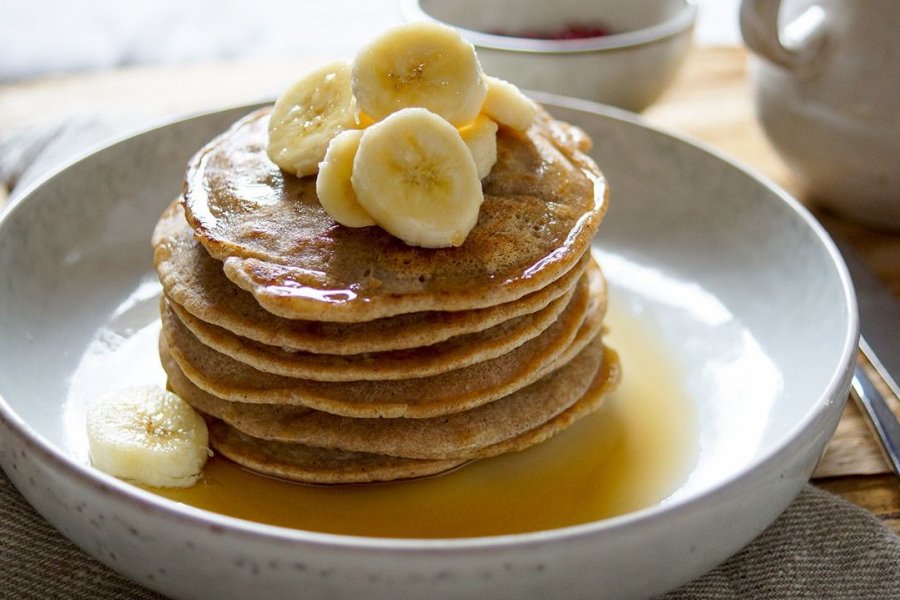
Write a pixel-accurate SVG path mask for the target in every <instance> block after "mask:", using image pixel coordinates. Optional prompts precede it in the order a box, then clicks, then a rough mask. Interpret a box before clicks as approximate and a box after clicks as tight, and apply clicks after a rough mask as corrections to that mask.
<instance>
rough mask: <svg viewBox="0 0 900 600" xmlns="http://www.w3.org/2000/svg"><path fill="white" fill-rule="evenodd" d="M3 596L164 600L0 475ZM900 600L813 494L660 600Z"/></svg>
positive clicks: (828, 498)
mask: <svg viewBox="0 0 900 600" xmlns="http://www.w3.org/2000/svg"><path fill="white" fill-rule="evenodd" d="M0 573H2V580H5V581H4V582H3V583H0V598H10V599H12V598H16V599H21V600H29V599H32V598H33V599H35V600H46V599H50V598H67V599H71V600H83V599H84V600H87V599H91V600H106V599H125V598H135V599H139V600H144V599H147V600H150V599H161V598H164V596H161V595H159V594H157V593H155V592H151V591H150V590H147V589H146V588H143V587H141V586H139V585H138V584H136V583H132V582H131V581H129V580H127V579H125V578H123V577H122V576H121V575H119V574H117V573H115V572H114V571H112V570H110V569H109V568H107V567H106V566H104V565H103V564H101V563H99V562H97V561H96V560H94V559H93V558H91V557H90V556H88V555H87V554H85V553H84V552H82V551H81V550H80V549H79V548H78V547H77V546H75V545H74V544H72V543H71V542H69V541H68V540H67V539H65V538H64V537H63V536H62V535H61V534H59V533H58V532H57V531H56V530H55V529H53V527H52V526H51V525H50V524H49V523H47V522H46V521H45V520H44V519H43V518H42V517H41V516H40V515H38V514H37V513H36V512H35V511H34V510H33V509H32V508H31V506H30V505H29V504H28V503H27V502H26V501H25V499H24V498H22V496H21V495H20V494H19V493H18V491H17V490H16V489H15V488H14V487H13V485H12V483H10V481H9V479H7V477H6V474H5V473H3V472H2V471H0ZM780 598H785V599H788V598H790V599H795V600H828V599H834V600H838V599H841V600H843V599H856V598H860V599H862V598H872V599H876V598H877V599H882V598H900V538H898V537H897V536H896V535H895V534H894V533H893V532H891V531H890V530H889V529H887V528H886V527H884V525H882V524H881V522H880V521H878V519H876V518H875V517H873V516H872V515H870V514H869V513H867V512H866V511H864V510H862V509H861V508H859V507H857V506H855V505H852V504H850V503H849V502H846V501H844V500H843V499H841V498H838V497H837V496H834V495H832V494H830V493H828V492H825V491H822V490H820V489H818V488H816V487H813V486H811V485H810V486H807V487H806V488H804V489H803V491H802V492H801V493H800V495H799V496H798V497H797V499H796V500H795V501H794V503H793V504H791V506H790V507H788V509H787V510H786V511H785V512H784V514H782V515H781V517H779V518H778V520H777V521H775V523H773V524H772V525H771V526H770V527H769V528H768V529H767V530H766V531H765V532H763V534H762V535H760V536H759V537H758V538H757V539H756V540H755V541H754V542H753V543H752V544H750V545H749V546H747V547H746V548H745V549H744V550H742V551H741V552H740V553H738V554H736V555H735V556H733V557H732V558H731V559H729V560H728V561H727V562H725V563H724V564H722V565H720V566H719V567H718V568H716V569H714V570H713V571H711V572H709V573H707V574H706V575H704V576H702V577H700V578H699V579H696V580H694V581H692V582H691V583H689V584H687V585H685V586H683V587H682V588H680V589H678V590H676V591H674V592H672V593H670V594H667V595H665V596H663V597H662V599H660V600H738V599H747V600H750V599H753V600H756V599H762V600H768V599H780Z"/></svg>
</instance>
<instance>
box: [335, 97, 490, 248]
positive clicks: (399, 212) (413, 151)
mask: <svg viewBox="0 0 900 600" xmlns="http://www.w3.org/2000/svg"><path fill="white" fill-rule="evenodd" d="M351 181H352V185H353V189H354V191H355V192H356V197H357V199H358V200H359V203H360V205H361V206H362V207H363V209H364V210H365V211H366V212H367V213H369V214H370V215H371V216H372V218H373V219H374V220H375V222H376V223H377V224H378V225H380V226H381V227H382V228H383V229H384V230H386V231H387V232H388V233H390V234H392V235H394V236H396V237H398V238H400V239H401V240H403V241H404V242H406V243H407V244H409V245H411V246H422V247H425V248H445V247H449V246H459V245H461V244H462V243H463V241H464V240H465V239H466V236H467V235H468V234H469V232H470V231H471V230H472V228H473V227H474V226H475V223H476V221H477V220H478V211H479V209H480V207H481V203H482V202H483V200H484V194H483V192H482V190H481V180H480V179H479V177H478V171H477V168H476V167H475V160H474V159H473V158H472V153H471V152H470V151H469V147H468V146H466V143H465V142H464V141H463V139H462V137H461V136H460V134H459V131H457V129H456V128H455V127H454V126H453V125H451V124H450V123H448V122H447V121H446V120H444V119H443V118H441V117H439V116H438V115H436V114H434V113H433V112H430V111H428V110H426V109H424V108H405V109H403V110H400V111H398V112H395V113H394V114H392V115H390V116H389V117H387V118H386V119H384V120H382V121H379V122H378V123H376V124H375V125H372V126H370V127H369V128H367V129H366V130H365V132H364V133H363V135H362V138H361V139H360V142H359V148H358V149H357V151H356V158H355V159H354V161H353V174H352V175H351Z"/></svg>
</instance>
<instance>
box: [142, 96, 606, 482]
mask: <svg viewBox="0 0 900 600" xmlns="http://www.w3.org/2000/svg"><path fill="white" fill-rule="evenodd" d="M268 115H269V110H268V109H263V110H260V111H257V112H254V113H252V114H250V115H248V116H247V117H245V118H244V119H242V120H241V121H239V122H238V123H236V124H235V125H234V126H233V127H232V128H231V129H230V130H229V131H227V132H225V133H224V134H222V135H221V136H219V137H218V138H216V139H215V140H213V141H212V142H210V143H209V144H208V145H207V146H206V147H204V148H203V149H202V150H201V151H200V152H199V153H198V154H197V155H196V156H195V157H194V158H193V159H192V161H191V162H190V164H189V166H188V170H187V174H186V177H185V183H184V193H183V196H182V197H181V198H179V199H178V200H177V201H176V202H174V203H173V204H172V205H171V206H170V207H169V208H168V209H167V210H166V211H165V213H163V215H162V217H161V219H160V221H159V223H158V224H157V227H156V230H155V232H154V236H153V245H154V259H155V260H154V262H155V266H156V270H157V273H158V275H159V278H160V280H161V282H162V286H163V290H164V297H163V299H162V301H161V313H162V335H161V336H160V355H161V358H162V363H163V366H164V368H165V370H166V373H167V374H168V378H169V387H170V388H171V389H172V390H173V391H175V392H176V393H177V394H179V395H180V396H182V397H183V398H184V399H185V400H186V401H187V402H189V403H190V404H191V405H192V406H194V407H195V408H196V409H197V410H198V411H200V412H201V413H202V414H203V415H204V416H205V417H206V418H207V422H208V424H209V429H210V442H211V445H212V446H213V448H214V449H215V450H217V451H218V452H219V453H220V454H222V455H224V456H226V457H228V458H230V459H232V460H233V461H235V462H237V463H239V464H241V465H244V466H246V467H247V468H250V469H252V470H255V471H258V472H261V473H266V474H270V475H276V476H279V477H284V478H287V479H292V480H297V481H303V482H309V483H355V482H369V481H385V480H393V479H401V478H409V477H417V476H423V475H430V474H435V473H439V472H443V471H446V470H448V469H451V468H454V467H456V466H458V465H461V464H463V463H465V462H467V461H470V460H473V459H478V458H483V457H488V456H493V455H497V454H501V453H505V452H510V451H514V450H519V449H522V448H525V447H528V446H531V445H533V444H536V443H538V442H540V441H542V440H545V439H547V438H548V437H550V436H552V435H553V434H555V433H557V432H559V431H561V430H563V429H564V428H566V427H567V426H569V425H570V424H571V423H573V422H574V421H575V420H576V419H578V418H579V417H581V416H583V415H585V414H587V413H588V412H590V411H591V410H593V409H594V408H596V407H597V406H598V405H599V404H600V402H601V401H602V398H603V395H604V394H605V393H606V392H607V391H609V390H610V389H612V388H613V387H614V386H615V383H616V381H617V378H618V364H617V362H616V358H615V354H614V353H613V352H612V351H610V350H608V349H606V348H604V346H603V343H602V340H601V335H600V334H601V331H602V328H603V316H604V311H605V306H606V289H605V285H604V280H603V277H602V274H601V272H600V270H599V268H598V266H597V265H596V263H595V262H594V260H593V258H592V256H591V253H590V242H591V238H592V237H593V235H594V233H595V232H596V230H597V227H598V226H599V224H600V221H601V219H602V217H603V214H604V212H605V210H606V196H607V192H606V186H605V183H604V180H603V178H602V176H601V175H600V173H599V170H598V169H597V167H596V165H595V164H594V163H593V162H592V161H591V160H590V158H589V157H587V155H586V154H585V153H584V152H585V150H586V149H587V147H588V145H589V140H588V139H587V138H586V136H585V135H584V134H583V133H582V132H580V130H578V129H576V128H574V127H571V126H568V125H566V124H563V123H560V122H557V121H554V120H553V119H551V118H550V117H549V115H547V114H546V113H544V112H540V113H539V115H538V118H537V119H536V122H535V124H534V125H533V126H532V127H531V128H530V129H529V130H528V131H527V132H526V133H524V134H519V133H515V132H512V131H507V130H505V129H502V128H501V130H500V132H499V133H498V140H497V142H498V161H497V163H496V164H495V165H494V168H493V170H492V172H491V174H490V175H489V176H488V177H486V178H485V179H484V181H483V187H484V196H485V200H484V204H483V205H482V207H481V212H480V215H479V221H478V224H477V225H476V227H475V228H474V229H473V230H472V232H471V233H470V234H469V236H468V238H467V239H466V241H465V242H464V243H463V244H462V246H460V247H458V248H446V249H426V248H417V247H411V246H407V245H405V244H404V243H403V242H402V241H400V240H398V239H397V238H394V237H393V236H391V235H389V234H387V233H386V232H385V231H383V230H382V229H380V228H379V227H376V226H373V227H364V228H358V229H352V228H347V227H344V226H342V225H339V224H337V223H335V222H334V221H333V220H332V219H331V218H330V217H329V216H328V215H327V214H326V213H325V211H324V210H323V209H322V207H321V205H320V204H319V202H318V200H317V198H316V194H315V177H307V178H303V179H299V178H296V177H294V176H291V175H289V174H286V173H283V172H282V171H281V170H279V169H278V167H277V166H275V165H274V164H272V163H271V162H270V161H269V159H268V157H267V156H266V144H267V121H268Z"/></svg>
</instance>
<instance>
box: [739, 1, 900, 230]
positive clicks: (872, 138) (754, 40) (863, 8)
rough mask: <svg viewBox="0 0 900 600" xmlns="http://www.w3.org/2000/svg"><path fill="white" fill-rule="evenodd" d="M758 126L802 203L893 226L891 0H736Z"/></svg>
mask: <svg viewBox="0 0 900 600" xmlns="http://www.w3.org/2000/svg"><path fill="white" fill-rule="evenodd" d="M741 32H742V34H743V36H744V41H745V42H746V44H747V46H748V47H749V48H750V49H751V50H752V51H753V52H754V53H755V54H756V55H757V57H756V60H754V61H753V64H752V71H751V72H752V76H753V79H754V83H755V89H756V105H757V111H758V116H759V119H760V122H761V124H762V126H763V128H764V130H765V131H766V134H767V135H768V137H769V139H770V140H771V141H772V144H773V145H774V146H775V148H776V150H777V151H778V153H779V154H780V155H781V156H782V158H783V159H784V160H785V162H786V163H787V165H788V166H789V167H790V168H791V169H792V170H793V172H794V173H795V174H796V175H797V177H798V178H799V181H800V183H801V184H802V185H803V186H804V187H805V188H806V190H807V192H808V193H809V197H810V199H811V200H812V201H813V202H815V203H817V204H820V205H823V206H826V207H828V208H831V209H832V210H834V211H835V212H837V213H839V214H842V215H845V216H847V217H850V218H853V219H854V220H858V221H860V222H864V223H867V224H870V225H875V226H879V227H889V228H896V229H900V0H784V1H783V2H782V1H780V0H743V2H742V5H741Z"/></svg>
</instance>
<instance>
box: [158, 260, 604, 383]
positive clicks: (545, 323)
mask: <svg viewBox="0 0 900 600" xmlns="http://www.w3.org/2000/svg"><path fill="white" fill-rule="evenodd" d="M593 268H597V267H596V266H594V267H593ZM587 277H588V276H587V275H585V276H583V277H582V278H581V281H580V282H579V285H578V286H576V288H579V287H580V288H581V293H587ZM575 291H576V290H575V289H573V290H571V291H570V292H569V293H567V294H566V295H564V296H562V297H560V298H557V299H556V300H554V301H553V302H551V303H550V304H548V305H547V306H545V307H544V308H542V309H541V310H539V311H537V312H534V313H531V314H528V315H522V316H520V317H514V318H512V319H508V320H506V321H504V322H502V323H500V324H498V325H495V326H493V327H491V328H489V329H485V330H484V331H477V332H475V333H469V334H466V335H461V336H456V337H453V338H450V339H449V340H446V341H443V342H439V343H437V344H430V345H427V346H421V347H418V348H407V349H404V350H389V351H386V352H365V353H361V354H349V355H343V354H320V353H314V352H302V351H290V350H284V349H282V348H278V347H276V346H269V345H266V344H260V343H259V342H255V341H253V340H248V339H246V338H242V337H240V336H237V335H234V334H233V333H231V332H229V331H227V330H225V329H222V328H221V327H217V326H215V325H210V324H208V323H206V322H204V321H201V320H200V319H197V318H196V317H194V316H193V315H191V314H190V313H188V312H187V311H185V310H184V309H183V308H181V307H179V306H178V305H177V304H175V303H174V302H171V301H167V300H166V299H163V300H162V302H163V306H162V310H163V311H167V310H168V311H171V312H172V313H173V315H172V316H174V318H177V319H178V320H179V321H180V322H181V324H182V325H184V326H185V327H186V328H187V329H189V330H190V332H191V333H192V334H193V335H194V336H195V337H196V338H197V339H198V340H199V341H200V342H201V343H202V344H204V345H206V346H208V347H210V348H212V349H213V350H216V351H217V352H221V353H222V354H225V355H227V356H230V357H231V358H233V359H235V360H237V361H240V362H242V363H244V364H247V365H250V366H251V367H253V368H255V369H258V370H260V371H263V372H266V373H273V374H275V375H284V376H286V377H297V378H301V379H313V380H315V381H361V380H366V381H374V380H388V379H409V378H411V377H426V376H429V375H437V374H439V373H444V372H447V371H452V370H454V369H460V368H462V367H467V366H469V365H473V364H475V363H477V362H481V361H484V360H489V359H491V358H496V357H498V356H500V355H501V354H505V353H506V352H509V351H510V350H512V349H514V348H515V347H517V346H519V345H521V344H523V343H525V342H527V341H528V340H530V339H532V338H534V337H536V336H537V335H540V333H541V332H542V331H544V330H546V329H547V328H548V327H549V326H550V325H551V324H552V323H553V322H554V321H555V320H556V318H557V317H558V316H559V314H560V313H561V312H562V311H563V309H564V308H565V307H566V306H567V305H568V303H569V301H570V300H571V298H572V295H573V294H574V293H575Z"/></svg>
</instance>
